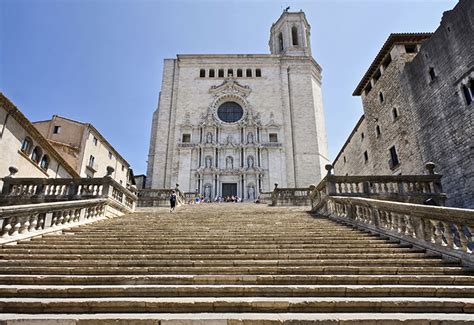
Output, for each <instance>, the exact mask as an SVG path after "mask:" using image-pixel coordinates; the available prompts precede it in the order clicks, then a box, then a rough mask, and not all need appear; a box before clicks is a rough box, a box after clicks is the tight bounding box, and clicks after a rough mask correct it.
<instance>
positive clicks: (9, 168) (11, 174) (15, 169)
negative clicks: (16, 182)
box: [7, 166, 18, 178]
mask: <svg viewBox="0 0 474 325" xmlns="http://www.w3.org/2000/svg"><path fill="white" fill-rule="evenodd" d="M8 171H9V172H10V175H8V176H7V177H8V178H13V177H14V176H15V174H16V173H18V168H16V167H14V166H10V167H8Z"/></svg>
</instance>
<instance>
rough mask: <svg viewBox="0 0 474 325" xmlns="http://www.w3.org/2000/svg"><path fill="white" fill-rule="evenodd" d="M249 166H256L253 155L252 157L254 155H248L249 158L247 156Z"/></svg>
mask: <svg viewBox="0 0 474 325" xmlns="http://www.w3.org/2000/svg"><path fill="white" fill-rule="evenodd" d="M247 166H248V167H249V168H253V166H254V161H253V157H252V156H248V158H247Z"/></svg>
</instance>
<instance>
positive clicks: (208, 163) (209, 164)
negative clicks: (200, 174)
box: [206, 156, 212, 168]
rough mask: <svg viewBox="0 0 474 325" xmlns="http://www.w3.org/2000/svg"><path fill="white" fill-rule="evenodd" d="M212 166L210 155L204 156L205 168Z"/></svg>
mask: <svg viewBox="0 0 474 325" xmlns="http://www.w3.org/2000/svg"><path fill="white" fill-rule="evenodd" d="M211 167H212V158H211V156H207V157H206V168H211Z"/></svg>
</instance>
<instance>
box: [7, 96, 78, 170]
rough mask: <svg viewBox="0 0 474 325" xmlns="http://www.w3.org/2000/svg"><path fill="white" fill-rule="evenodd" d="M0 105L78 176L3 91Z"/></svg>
mask: <svg viewBox="0 0 474 325" xmlns="http://www.w3.org/2000/svg"><path fill="white" fill-rule="evenodd" d="M0 105H2V106H3V107H4V108H5V109H6V110H7V112H8V114H10V116H12V117H13V118H14V119H15V120H16V121H17V122H18V123H20V125H21V126H23V127H24V128H25V129H26V130H27V131H28V133H29V134H30V135H31V136H32V137H33V138H34V139H35V140H36V141H37V142H38V144H39V145H40V146H42V147H43V148H44V149H46V150H48V152H49V154H50V155H51V156H52V157H53V158H54V159H55V160H56V161H57V162H58V163H59V164H60V165H61V166H62V167H63V168H64V169H65V170H66V171H67V172H68V173H69V174H70V175H71V176H72V177H80V176H79V174H78V173H77V172H76V171H75V170H74V168H72V166H71V165H69V163H67V162H66V160H64V158H63V157H62V156H61V155H60V154H59V153H58V152H57V151H56V149H54V147H53V146H52V145H51V144H50V143H49V141H48V140H47V139H46V138H45V137H43V136H42V135H41V133H40V132H39V131H38V130H37V129H36V128H35V126H34V125H33V123H31V122H30V120H28V118H27V117H26V116H25V115H23V113H22V112H21V111H20V110H19V109H18V107H16V106H15V104H13V103H12V102H11V101H10V100H9V99H8V98H7V97H6V96H5V95H4V94H3V93H1V92H0Z"/></svg>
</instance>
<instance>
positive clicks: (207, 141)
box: [206, 132, 212, 143]
mask: <svg viewBox="0 0 474 325" xmlns="http://www.w3.org/2000/svg"><path fill="white" fill-rule="evenodd" d="M206 143H212V133H211V132H208V133H207V136H206Z"/></svg>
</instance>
